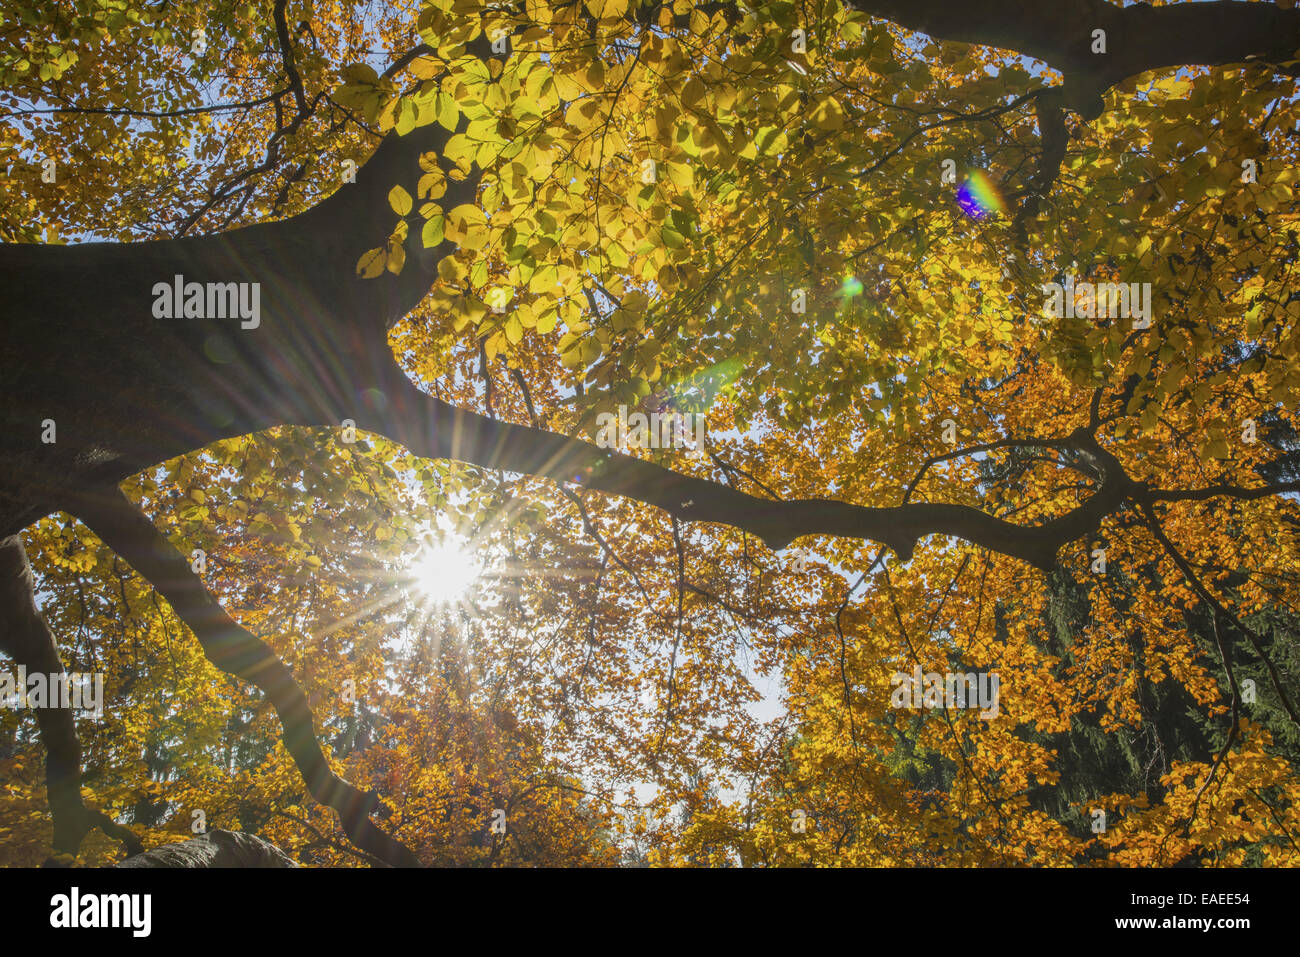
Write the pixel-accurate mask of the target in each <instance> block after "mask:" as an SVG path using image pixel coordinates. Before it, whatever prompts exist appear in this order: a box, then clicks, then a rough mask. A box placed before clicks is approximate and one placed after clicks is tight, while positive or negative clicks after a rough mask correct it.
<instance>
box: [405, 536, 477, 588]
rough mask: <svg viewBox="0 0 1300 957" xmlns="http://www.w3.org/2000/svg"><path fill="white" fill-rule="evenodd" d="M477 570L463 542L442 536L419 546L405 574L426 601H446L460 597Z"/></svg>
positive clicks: (475, 576)
mask: <svg viewBox="0 0 1300 957" xmlns="http://www.w3.org/2000/svg"><path fill="white" fill-rule="evenodd" d="M480 571H481V569H480V568H479V566H478V563H477V562H476V561H475V560H474V556H473V555H472V554H471V553H470V552H469V551H468V550H467V549H466V548H465V547H464V546H463V545H461V544H459V543H457V542H455V541H452V540H449V539H445V540H443V541H441V542H437V543H434V544H430V545H426V546H425V547H424V548H422V549H421V550H420V552H419V553H418V554H417V555H416V556H415V558H414V559H413V560H412V562H411V564H410V565H409V566H408V567H407V576H408V577H409V579H410V580H411V581H412V582H413V583H414V584H415V587H416V588H418V589H419V590H420V593H421V594H423V595H424V597H425V598H427V599H429V601H431V602H435V603H441V604H450V603H451V602H454V601H458V600H460V599H461V598H462V597H464V595H465V593H466V592H467V591H469V587H470V586H471V585H472V584H474V581H475V579H477V578H478V576H479V572H480Z"/></svg>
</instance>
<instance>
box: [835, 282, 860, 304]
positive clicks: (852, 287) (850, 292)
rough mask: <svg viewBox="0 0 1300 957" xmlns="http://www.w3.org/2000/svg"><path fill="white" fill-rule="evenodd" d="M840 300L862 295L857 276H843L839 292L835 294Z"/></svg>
mask: <svg viewBox="0 0 1300 957" xmlns="http://www.w3.org/2000/svg"><path fill="white" fill-rule="evenodd" d="M836 295H838V296H840V297H841V298H842V299H852V298H853V297H854V296H860V295H862V282H861V280H859V279H858V277H857V276H845V277H844V281H843V282H842V283H840V291H839V292H838V293H837V294H836Z"/></svg>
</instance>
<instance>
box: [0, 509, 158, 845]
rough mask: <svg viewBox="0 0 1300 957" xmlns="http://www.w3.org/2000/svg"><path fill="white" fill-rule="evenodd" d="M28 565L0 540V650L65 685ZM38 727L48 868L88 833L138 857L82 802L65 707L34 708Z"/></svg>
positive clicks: (124, 835)
mask: <svg viewBox="0 0 1300 957" xmlns="http://www.w3.org/2000/svg"><path fill="white" fill-rule="evenodd" d="M34 596H35V588H34V582H33V579H32V569H31V565H30V564H28V562H27V552H26V551H25V550H24V548H23V544H22V541H21V540H20V539H19V538H18V536H16V535H14V536H11V537H9V538H7V539H4V540H3V541H0V651H3V652H4V653H5V654H7V655H9V657H11V658H13V660H14V662H15V663H16V664H18V665H20V666H24V667H26V668H27V672H28V674H42V675H45V676H46V680H47V681H48V682H49V685H48V686H49V687H55V686H56V684H55V681H54V678H55V676H58V675H62V676H64V678H65V680H66V672H65V670H64V668H63V660H62V659H61V658H60V657H59V649H58V645H56V644H55V641H54V635H53V634H52V633H51V632H50V628H49V626H48V625H47V624H46V623H45V618H44V616H43V615H41V613H40V610H39V609H37V607H36V603H35V600H34ZM36 725H37V727H38V728H39V729H40V733H41V743H42V744H44V745H45V788H46V793H47V794H48V797H49V802H50V815H51V816H52V817H53V819H54V853H55V855H57V856H59V857H61V858H62V860H59V859H58V858H51V860H50V861H47V863H48V864H53V863H65V862H66V861H67V860H69V859H71V858H72V857H75V856H76V854H77V851H78V849H79V848H80V847H81V842H82V840H84V839H85V837H86V834H87V833H88V832H89V831H90V830H91V828H94V827H98V828H100V829H101V830H102V831H103V832H104V833H105V834H107V835H108V836H109V837H114V838H117V840H119V841H121V842H122V844H123V846H124V847H125V848H126V850H127V853H128V854H139V853H141V852H143V850H144V847H143V845H141V843H140V839H139V838H138V837H136V836H135V834H133V833H132V832H131V831H130V830H129V829H128V828H125V827H123V826H122V825H120V824H118V823H117V822H116V821H114V820H113V819H112V818H111V817H109V816H108V815H107V814H105V813H103V812H102V811H97V810H95V809H93V808H88V807H86V804H85V802H84V801H83V800H82V797H81V743H80V741H79V740H78V739H77V726H76V723H75V721H74V720H73V716H72V711H71V710H70V709H68V708H59V707H54V708H37V709H36Z"/></svg>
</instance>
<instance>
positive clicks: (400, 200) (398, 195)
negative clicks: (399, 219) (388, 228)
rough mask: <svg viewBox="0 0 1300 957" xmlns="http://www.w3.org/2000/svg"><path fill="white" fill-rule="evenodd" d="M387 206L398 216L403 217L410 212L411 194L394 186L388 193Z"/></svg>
mask: <svg viewBox="0 0 1300 957" xmlns="http://www.w3.org/2000/svg"><path fill="white" fill-rule="evenodd" d="M388 205H389V206H391V207H393V212H395V213H396V214H397V215H398V216H405V215H406V214H407V213H409V212H410V211H411V206H412V202H411V194H410V193H408V192H407V191H406V190H404V189H402V187H400V186H394V187H393V188H392V189H390V190H389V191H388Z"/></svg>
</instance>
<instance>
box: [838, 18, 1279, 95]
mask: <svg viewBox="0 0 1300 957" xmlns="http://www.w3.org/2000/svg"><path fill="white" fill-rule="evenodd" d="M847 2H848V5H849V6H850V7H853V8H854V9H857V10H861V11H863V12H864V13H869V14H871V15H873V16H877V17H882V18H884V19H886V20H891V21H893V22H894V23H897V24H899V25H900V26H903V27H906V28H907V29H909V30H918V31H920V32H922V33H925V34H928V35H929V36H931V37H935V38H936V39H942V40H957V41H961V42H965V43H978V44H982V45H985V46H993V47H998V48H1000V49H1004V50H1014V51H1015V52H1017V53H1021V54H1024V55H1026V56H1032V57H1036V58H1037V59H1039V60H1043V61H1045V62H1046V63H1048V64H1049V65H1050V66H1052V67H1054V68H1055V69H1057V70H1059V71H1061V72H1062V73H1064V74H1065V77H1066V85H1067V86H1075V87H1076V88H1077V90H1078V93H1079V94H1080V95H1082V94H1084V93H1085V92H1086V94H1088V96H1089V97H1096V96H1098V95H1100V94H1101V93H1104V92H1105V91H1106V90H1107V89H1109V88H1110V87H1111V86H1113V85H1115V84H1116V83H1119V82H1120V81H1121V80H1124V79H1127V78H1128V77H1131V76H1136V75H1137V74H1139V73H1145V72H1147V71H1148V70H1161V69H1168V68H1171V67H1183V66H1222V65H1226V64H1233V63H1249V62H1257V63H1268V64H1270V65H1273V66H1275V67H1281V68H1282V70H1283V72H1286V73H1294V70H1295V68H1294V66H1293V65H1292V64H1291V63H1290V61H1292V60H1294V59H1295V55H1296V50H1297V48H1300V10H1297V9H1291V10H1283V9H1282V8H1281V7H1278V6H1275V5H1274V4H1271V3H1245V2H1241V0H1215V2H1209V3H1171V4H1166V5H1165V6H1161V7H1152V6H1150V5H1148V4H1145V3H1138V4H1133V5H1131V6H1127V7H1120V6H1118V5H1116V4H1113V3H1108V2H1105V0H1065V2H1063V0H1055V2H1043V0H965V2H963V3H953V2H952V0H847ZM1094 30H1105V31H1106V52H1105V53H1093V52H1092V47H1093V31H1094ZM1081 112H1083V111H1082V110H1081Z"/></svg>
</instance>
